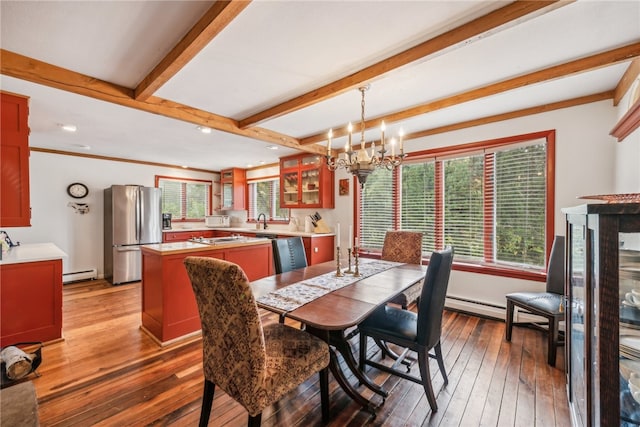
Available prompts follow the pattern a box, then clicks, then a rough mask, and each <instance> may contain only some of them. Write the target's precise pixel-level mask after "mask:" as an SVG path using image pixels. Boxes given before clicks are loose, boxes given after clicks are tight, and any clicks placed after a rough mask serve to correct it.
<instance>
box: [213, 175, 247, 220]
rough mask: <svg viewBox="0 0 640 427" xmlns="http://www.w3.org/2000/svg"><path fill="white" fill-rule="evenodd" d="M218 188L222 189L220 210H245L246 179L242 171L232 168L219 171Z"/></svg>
mask: <svg viewBox="0 0 640 427" xmlns="http://www.w3.org/2000/svg"><path fill="white" fill-rule="evenodd" d="M220 186H221V187H222V203H221V209H231V210H234V211H240V210H243V209H246V204H245V193H246V190H245V189H246V187H247V178H246V172H245V170H244V169H239V168H232V169H225V170H223V171H220Z"/></svg>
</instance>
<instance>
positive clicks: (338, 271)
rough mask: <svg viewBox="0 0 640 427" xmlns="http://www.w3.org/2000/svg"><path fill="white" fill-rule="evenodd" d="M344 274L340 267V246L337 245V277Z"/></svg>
mask: <svg viewBox="0 0 640 427" xmlns="http://www.w3.org/2000/svg"><path fill="white" fill-rule="evenodd" d="M342 276H344V274H343V273H342V270H341V269H340V246H338V247H336V277H342Z"/></svg>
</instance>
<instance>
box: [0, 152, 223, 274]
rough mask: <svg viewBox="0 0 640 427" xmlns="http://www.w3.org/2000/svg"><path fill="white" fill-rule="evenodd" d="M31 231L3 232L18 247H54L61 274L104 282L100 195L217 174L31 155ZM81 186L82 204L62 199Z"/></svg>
mask: <svg viewBox="0 0 640 427" xmlns="http://www.w3.org/2000/svg"><path fill="white" fill-rule="evenodd" d="M30 175H31V178H30V179H31V182H30V184H31V217H32V218H31V227H15V228H9V229H7V230H6V231H7V232H8V233H9V236H10V237H11V239H12V240H14V241H19V242H22V243H42V242H53V243H54V244H55V245H56V246H58V247H59V248H60V249H62V250H63V251H64V252H66V253H67V255H68V257H67V258H66V259H64V260H63V272H64V273H69V272H75V271H82V270H87V269H90V268H97V269H98V277H103V275H104V269H103V247H102V245H103V240H104V239H103V190H104V189H105V188H107V187H109V186H111V185H113V184H136V185H144V186H147V187H153V186H154V185H155V180H154V179H155V175H165V176H176V177H190V178H197V179H207V180H212V181H213V180H214V178H217V174H208V173H202V172H191V171H188V170H185V169H180V168H165V167H158V166H148V165H139V164H135V163H125V162H114V161H107V160H97V159H89V158H82V157H76V156H66V155H58V154H49V153H42V152H37V151H36V152H33V151H32V152H31V158H30ZM72 182H82V183H84V184H86V185H87V186H88V187H89V195H88V196H87V197H85V198H84V199H80V200H77V199H73V198H71V197H70V196H69V195H67V186H68V185H69V184H71V183H72ZM69 202H79V203H87V204H88V205H89V212H88V213H86V214H78V213H75V212H74V210H73V208H71V207H69V206H67V204H68V203H69Z"/></svg>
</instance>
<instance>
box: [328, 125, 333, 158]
mask: <svg viewBox="0 0 640 427" xmlns="http://www.w3.org/2000/svg"><path fill="white" fill-rule="evenodd" d="M327 136H328V137H329V139H328V140H327V156H330V155H331V137H332V136H333V129H329V134H328V135H327Z"/></svg>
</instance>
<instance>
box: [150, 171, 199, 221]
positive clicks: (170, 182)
mask: <svg viewBox="0 0 640 427" xmlns="http://www.w3.org/2000/svg"><path fill="white" fill-rule="evenodd" d="M157 181H158V188H161V189H162V212H166V213H171V216H172V218H173V220H202V219H204V217H205V216H206V215H209V214H210V213H211V209H210V207H211V182H208V181H198V180H188V179H180V178H158V179H157Z"/></svg>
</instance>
